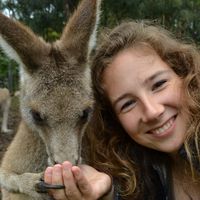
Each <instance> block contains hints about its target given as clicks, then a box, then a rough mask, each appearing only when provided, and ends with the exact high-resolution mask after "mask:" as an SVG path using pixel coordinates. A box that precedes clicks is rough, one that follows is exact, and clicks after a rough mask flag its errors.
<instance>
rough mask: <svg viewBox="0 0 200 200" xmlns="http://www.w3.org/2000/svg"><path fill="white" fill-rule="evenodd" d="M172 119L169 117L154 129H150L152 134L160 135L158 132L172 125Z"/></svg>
mask: <svg viewBox="0 0 200 200" xmlns="http://www.w3.org/2000/svg"><path fill="white" fill-rule="evenodd" d="M173 121H174V118H172V119H170V120H169V121H168V122H166V123H165V124H164V125H163V126H162V127H159V128H156V129H154V130H152V131H151V132H152V133H153V134H157V135H160V134H162V133H164V132H165V131H167V130H168V129H169V128H170V127H171V126H172V124H173Z"/></svg>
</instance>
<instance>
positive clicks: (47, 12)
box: [0, 0, 200, 78]
mask: <svg viewBox="0 0 200 200" xmlns="http://www.w3.org/2000/svg"><path fill="white" fill-rule="evenodd" d="M78 1H79V0H0V10H2V11H3V12H4V13H5V14H7V15H10V16H11V17H13V18H16V19H17V20H20V21H22V22H23V23H25V24H27V25H28V26H29V27H31V29H32V30H33V31H34V32H36V33H37V34H39V35H41V36H42V37H44V38H45V39H46V40H47V41H54V40H56V39H57V38H59V36H60V33H61V32H62V29H63V27H64V24H65V23H66V21H67V20H68V18H69V16H70V15H71V13H72V12H73V10H74V8H75V7H76V6H77V4H78ZM199 10H200V0H156V1H155V0H118V1H116V0H104V1H103V5H102V15H101V24H100V25H101V26H102V27H104V26H106V27H113V26H115V25H116V24H118V23H119V22H120V21H122V20H125V19H136V20H143V19H147V20H154V21H157V22H158V23H160V24H162V25H163V26H165V27H167V28H168V29H169V30H172V31H173V32H175V33H176V34H177V36H178V37H185V38H188V39H191V40H194V41H195V42H196V43H200V20H199V19H200V12H199ZM9 64H10V61H9V60H8V58H5V57H4V56H3V54H2V53H1V52H0V66H1V67H0V78H1V76H7V75H6V73H7V68H8V67H6V66H8V65H9ZM12 65H13V64H12ZM14 70H15V67H14ZM15 72H16V70H15V71H14V73H15Z"/></svg>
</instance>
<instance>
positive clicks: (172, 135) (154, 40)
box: [88, 21, 200, 200]
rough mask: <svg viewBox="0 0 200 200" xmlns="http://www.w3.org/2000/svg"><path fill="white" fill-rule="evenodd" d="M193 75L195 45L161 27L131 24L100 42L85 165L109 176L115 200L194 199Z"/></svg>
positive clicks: (198, 63)
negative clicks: (88, 154) (88, 145)
mask: <svg viewBox="0 0 200 200" xmlns="http://www.w3.org/2000/svg"><path fill="white" fill-rule="evenodd" d="M199 72H200V55H199V51H198V50H197V48H196V46H195V45H193V44H187V43H186V42H183V41H179V40H177V39H175V38H174V36H173V35H172V34H171V33H169V32H168V31H167V30H165V29H163V28H162V27H159V26H156V25H151V24H150V23H144V22H134V21H132V22H126V23H122V24H121V25H119V26H117V27H116V28H114V29H113V30H112V31H111V32H110V33H108V34H107V35H104V39H103V40H101V43H100V46H99V47H98V50H97V52H96V55H95V57H94V60H93V67H92V78H93V90H94V96H95V100H96V105H95V112H94V114H93V119H92V122H91V124H92V126H91V127H90V130H89V131H88V139H89V140H90V159H91V163H90V164H91V165H92V166H94V167H95V168H96V169H99V170H101V171H104V172H106V173H108V174H109V175H110V176H111V177H113V180H114V185H115V188H116V189H115V190H116V191H117V193H118V199H142V200H149V199H154V200H164V199H166V200H167V199H170V200H173V199H178V200H182V199H195V200H197V199H199V196H200V192H199V189H198V188H199V187H200V182H199V178H200V177H199V174H198V169H199V167H200V165H199V164H198V165H197V163H199V156H198V155H199V153H200V151H199V148H198V145H199V131H200V130H199V127H200V126H199V125H200V124H199V123H200V116H199V114H198V113H199V112H200V107H199V105H200V96H199V91H200V84H199V83H200V77H199V74H200V73H199ZM191 177H192V178H191Z"/></svg>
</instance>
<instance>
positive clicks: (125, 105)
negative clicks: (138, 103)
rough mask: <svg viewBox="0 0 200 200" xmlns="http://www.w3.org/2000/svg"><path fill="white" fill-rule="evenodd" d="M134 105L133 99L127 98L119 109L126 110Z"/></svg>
mask: <svg viewBox="0 0 200 200" xmlns="http://www.w3.org/2000/svg"><path fill="white" fill-rule="evenodd" d="M134 105H135V101H133V100H129V101H127V102H126V103H124V104H123V105H122V107H121V111H127V110H128V109H129V108H131V107H133V106H134Z"/></svg>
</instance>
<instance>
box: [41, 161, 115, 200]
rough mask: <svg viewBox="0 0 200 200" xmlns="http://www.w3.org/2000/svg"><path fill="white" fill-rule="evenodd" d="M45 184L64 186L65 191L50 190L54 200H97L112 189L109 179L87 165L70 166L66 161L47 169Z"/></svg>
mask: <svg viewBox="0 0 200 200" xmlns="http://www.w3.org/2000/svg"><path fill="white" fill-rule="evenodd" d="M44 180H45V182H46V183H49V184H53V185H64V186H65V189H57V190H55V189H54V190H50V194H51V195H52V196H53V198H54V199H56V200H97V199H99V198H100V197H101V196H103V195H104V194H105V193H107V192H108V191H109V190H110V189H111V187H112V181H111V178H110V177H109V176H108V175H107V174H105V173H101V172H99V171H97V170H96V169H94V168H92V167H90V166H88V165H80V166H72V164H71V163H70V162H68V161H65V162H64V163H63V164H56V165H54V166H53V167H48V168H47V169H46V171H45V174H44Z"/></svg>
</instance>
